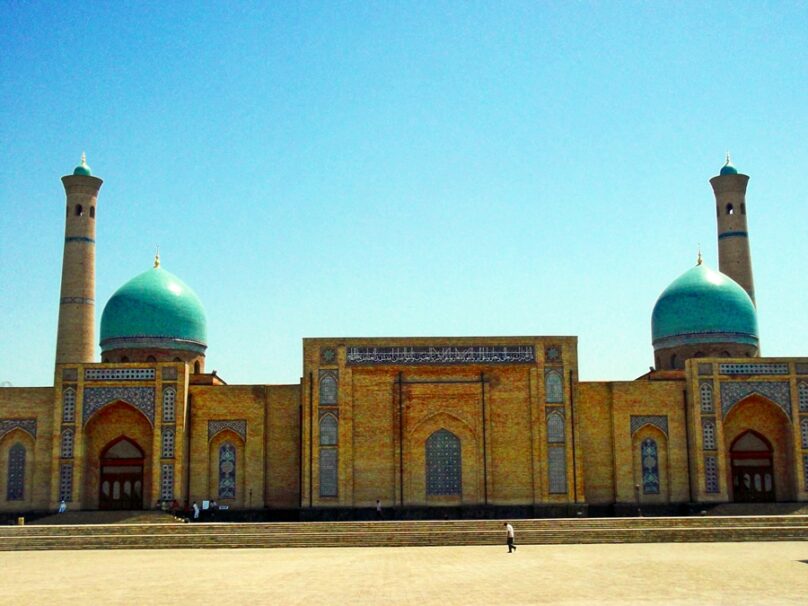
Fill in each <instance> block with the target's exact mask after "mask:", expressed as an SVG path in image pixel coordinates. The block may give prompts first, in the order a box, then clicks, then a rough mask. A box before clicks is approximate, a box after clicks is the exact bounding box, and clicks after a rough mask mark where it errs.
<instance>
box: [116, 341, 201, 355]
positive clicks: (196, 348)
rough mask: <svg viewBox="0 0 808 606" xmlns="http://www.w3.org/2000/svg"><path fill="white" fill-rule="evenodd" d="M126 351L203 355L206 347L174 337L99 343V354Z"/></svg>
mask: <svg viewBox="0 0 808 606" xmlns="http://www.w3.org/2000/svg"><path fill="white" fill-rule="evenodd" d="M126 349H153V350H159V351H177V350H183V351H188V352H192V353H194V354H197V355H205V350H206V349H207V345H205V344H204V343H200V342H199V341H192V340H189V339H180V338H175V337H115V338H110V339H104V340H103V341H101V353H108V352H111V351H114V350H126Z"/></svg>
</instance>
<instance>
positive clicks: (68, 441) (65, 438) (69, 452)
mask: <svg viewBox="0 0 808 606" xmlns="http://www.w3.org/2000/svg"><path fill="white" fill-rule="evenodd" d="M61 456H62V458H63V459H70V458H72V457H73V430H72V429H65V430H64V431H63V432H62V454H61Z"/></svg>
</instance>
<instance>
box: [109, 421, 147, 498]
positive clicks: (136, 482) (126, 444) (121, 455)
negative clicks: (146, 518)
mask: <svg viewBox="0 0 808 606" xmlns="http://www.w3.org/2000/svg"><path fill="white" fill-rule="evenodd" d="M143 459H144V455H143V449H141V448H140V446H138V445H137V444H136V443H135V442H133V441H132V440H130V439H129V438H126V437H123V436H122V437H120V438H117V439H116V440H113V441H112V442H110V443H109V444H107V446H106V447H105V448H104V450H102V451H101V461H100V463H101V477H100V481H99V483H98V487H99V494H98V507H99V509H143Z"/></svg>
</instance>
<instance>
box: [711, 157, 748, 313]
mask: <svg viewBox="0 0 808 606" xmlns="http://www.w3.org/2000/svg"><path fill="white" fill-rule="evenodd" d="M748 182H749V177H748V176H747V175H742V174H740V173H739V172H738V169H736V168H735V167H734V166H733V165H732V161H731V160H730V157H729V154H727V162H726V164H724V166H723V168H721V173H720V174H719V175H718V176H717V177H713V178H712V179H710V185H712V186H713V192H714V193H715V205H716V214H717V216H718V270H719V271H720V272H721V273H723V274H726V275H728V276H729V277H730V278H732V279H733V280H735V281H736V282H737V283H738V284H740V285H741V286H743V288H744V290H745V291H746V292H747V293H748V294H749V297H750V298H751V299H752V302H753V303H754V302H755V283H754V280H753V279H752V255H751V254H750V252H749V232H748V231H747V229H746V184H747V183H748Z"/></svg>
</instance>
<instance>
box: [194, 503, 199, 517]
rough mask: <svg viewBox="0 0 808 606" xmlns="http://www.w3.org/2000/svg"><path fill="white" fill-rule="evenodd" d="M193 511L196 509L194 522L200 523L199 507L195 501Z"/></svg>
mask: <svg viewBox="0 0 808 606" xmlns="http://www.w3.org/2000/svg"><path fill="white" fill-rule="evenodd" d="M193 509H194V522H198V521H199V505H197V504H196V501H194V505H193Z"/></svg>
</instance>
